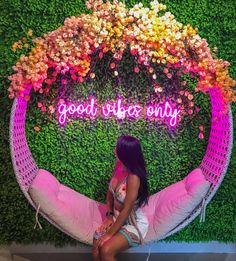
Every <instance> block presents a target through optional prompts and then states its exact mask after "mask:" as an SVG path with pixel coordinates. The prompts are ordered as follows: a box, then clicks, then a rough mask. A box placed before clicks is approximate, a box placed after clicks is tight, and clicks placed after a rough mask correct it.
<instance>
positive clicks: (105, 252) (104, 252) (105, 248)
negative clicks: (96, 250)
mask: <svg viewBox="0 0 236 261" xmlns="http://www.w3.org/2000/svg"><path fill="white" fill-rule="evenodd" d="M100 254H101V256H102V258H108V257H113V256H114V253H113V252H112V249H111V247H110V246H109V244H108V243H104V244H103V245H102V246H101V248H100Z"/></svg>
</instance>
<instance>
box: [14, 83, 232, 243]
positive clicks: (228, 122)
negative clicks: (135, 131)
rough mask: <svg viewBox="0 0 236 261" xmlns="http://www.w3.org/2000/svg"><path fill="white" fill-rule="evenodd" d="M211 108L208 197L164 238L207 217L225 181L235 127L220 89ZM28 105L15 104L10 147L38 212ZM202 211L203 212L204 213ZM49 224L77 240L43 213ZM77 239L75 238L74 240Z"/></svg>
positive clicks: (212, 94) (20, 178)
mask: <svg viewBox="0 0 236 261" xmlns="http://www.w3.org/2000/svg"><path fill="white" fill-rule="evenodd" d="M30 89H31V87H30V86H28V87H27V90H26V92H27V93H29V92H30ZM209 94H210V98H211V107H212V121H211V131H210V137H209V143H208V146H207V150H206V153H205V156H204V158H203V160H202V162H201V164H200V166H199V168H201V170H202V172H203V174H204V176H205V178H206V179H207V180H208V181H209V182H210V183H211V186H210V189H209V191H208V193H207V195H206V196H205V195H203V203H204V204H203V205H201V204H199V205H198V206H196V208H195V209H194V211H193V212H192V213H191V214H190V215H189V216H188V217H187V218H185V219H184V220H182V222H180V223H179V224H178V225H177V226H176V227H175V228H174V229H172V230H171V231H169V232H168V233H166V234H165V236H163V237H162V239H163V238H166V237H168V236H170V235H172V234H174V233H175V232H177V231H179V230H181V229H182V228H184V227H185V226H186V225H188V224H189V223H190V222H191V221H192V220H193V219H195V218H196V217H197V216H198V215H199V214H200V213H203V214H204V208H205V206H206V205H207V204H208V203H209V202H210V200H211V199H212V197H213V196H214V195H215V193H216V191H217V189H218V188H219V186H220V184H221V182H222V181H223V178H224V176H225V174H226V171H227V168H228V164H229V161H230V156H231V150H232V145H233V127H232V112H231V107H230V104H228V108H229V109H228V113H227V114H222V113H221V109H222V104H221V97H220V94H219V92H218V91H217V89H210V90H209ZM26 109H27V101H25V100H24V99H23V98H21V97H18V98H16V99H15V100H14V103H13V106H12V111H11V122H10V147H11V157H12V163H13V167H14V171H15V175H16V178H17V181H18V183H19V185H20V188H21V190H22V191H23V193H24V195H25V196H26V198H27V199H28V201H29V202H30V204H31V205H32V206H33V207H34V208H35V209H37V206H36V205H35V204H34V202H33V201H32V199H31V197H30V194H29V191H28V190H29V187H30V185H31V183H32V181H33V180H34V178H35V177H36V175H37V172H38V167H37V164H36V162H35V160H34V159H33V157H32V154H31V152H30V149H29V147H28V144H27V140H26V134H25V121H26ZM201 211H203V212H201ZM39 213H40V214H42V215H43V216H44V217H45V218H46V219H47V220H48V221H49V222H51V223H52V224H53V225H55V226H56V227H57V228H59V229H60V230H62V231H63V232H65V233H66V234H69V235H70V236H71V237H74V235H73V234H70V233H68V231H66V230H65V229H64V228H63V227H60V226H59V225H58V224H56V223H55V222H54V221H53V220H51V219H50V218H49V217H48V216H47V215H45V214H44V213H42V212H40V211H39ZM74 238H75V237H74Z"/></svg>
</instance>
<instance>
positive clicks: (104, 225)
mask: <svg viewBox="0 0 236 261" xmlns="http://www.w3.org/2000/svg"><path fill="white" fill-rule="evenodd" d="M113 223H114V221H113V218H112V217H108V218H107V219H106V220H105V221H104V222H103V223H102V225H101V226H100V227H98V228H97V231H98V232H101V231H104V230H105V231H107V230H108V229H109V228H110V227H111V226H112V225H113Z"/></svg>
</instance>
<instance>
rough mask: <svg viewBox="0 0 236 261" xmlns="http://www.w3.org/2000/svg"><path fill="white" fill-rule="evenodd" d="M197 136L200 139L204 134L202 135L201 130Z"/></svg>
mask: <svg viewBox="0 0 236 261" xmlns="http://www.w3.org/2000/svg"><path fill="white" fill-rule="evenodd" d="M198 138H199V139H201V140H202V139H204V135H203V133H202V132H200V133H199V135H198Z"/></svg>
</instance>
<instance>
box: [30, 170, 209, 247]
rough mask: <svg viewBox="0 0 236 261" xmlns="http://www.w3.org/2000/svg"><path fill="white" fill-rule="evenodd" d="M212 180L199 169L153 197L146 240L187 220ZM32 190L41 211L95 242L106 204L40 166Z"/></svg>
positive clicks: (82, 238) (72, 232)
mask: <svg viewBox="0 0 236 261" xmlns="http://www.w3.org/2000/svg"><path fill="white" fill-rule="evenodd" d="M209 186H210V183H209V182H208V181H206V180H205V178H204V176H203V174H202V172H201V170H200V169H199V168H198V169H195V170H193V171H192V172H191V173H189V174H188V175H187V176H186V177H185V178H184V179H183V180H181V181H179V182H177V183H175V184H172V185H170V186H168V187H167V188H165V189H163V190H161V191H160V192H158V193H156V194H154V195H152V196H150V199H149V205H148V206H145V207H143V210H144V212H145V214H146V216H147V218H148V220H149V223H150V224H149V230H148V233H147V235H146V237H145V239H144V240H145V242H149V241H152V240H158V239H159V238H161V237H162V236H163V235H165V234H166V233H168V232H169V231H170V230H171V229H173V228H174V227H175V226H176V225H178V224H179V223H180V222H181V221H183V220H184V219H185V218H186V217H187V216H188V215H189V214H190V213H191V212H192V211H193V210H194V208H195V207H196V206H197V205H198V204H199V203H200V202H201V200H202V198H203V196H204V195H205V194H206V192H207V190H208V188H209ZM29 193H30V195H31V198H32V200H33V201H34V202H35V204H36V205H37V206H38V204H40V210H41V211H42V212H44V213H45V214H46V215H47V216H49V218H50V219H51V220H52V221H54V222H55V223H56V224H57V225H58V226H59V227H61V228H62V230H64V231H65V232H66V233H68V234H70V235H71V236H73V237H74V238H76V239H78V240H79V241H81V242H84V243H88V244H90V245H91V244H92V241H93V239H92V236H93V233H94V230H95V229H96V228H97V227H98V226H99V225H100V224H101V223H102V220H103V219H104V218H105V212H106V207H105V205H104V204H101V203H99V202H97V201H95V200H92V199H90V198H88V197H86V196H84V195H82V194H80V193H78V192H76V191H74V190H73V189H70V188H69V187H66V186H64V185H62V184H60V182H59V181H58V180H57V179H56V178H55V177H54V176H53V175H52V174H51V173H50V172H48V171H46V170H42V169H40V170H39V172H38V174H37V176H36V178H35V179H34V181H33V183H32V185H31V187H30V188H29Z"/></svg>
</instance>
